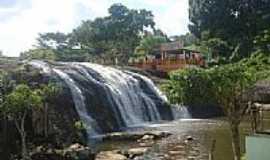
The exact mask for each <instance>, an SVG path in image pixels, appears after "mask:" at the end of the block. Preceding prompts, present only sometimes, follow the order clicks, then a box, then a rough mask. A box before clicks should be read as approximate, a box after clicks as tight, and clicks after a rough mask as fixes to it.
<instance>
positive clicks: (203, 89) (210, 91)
mask: <svg viewBox="0 0 270 160" xmlns="http://www.w3.org/2000/svg"><path fill="white" fill-rule="evenodd" d="M269 71H270V59H269V58H268V57H267V56H265V55H264V54H258V53H257V54H254V55H253V56H252V57H251V58H248V59H244V60H242V61H240V62H238V63H233V64H227V65H223V66H219V67H214V68H210V69H200V68H189V69H186V70H180V71H176V72H172V73H171V74H170V81H169V82H168V83H167V84H165V85H164V86H163V89H164V91H165V92H166V93H167V96H168V97H169V99H170V100H171V102H172V103H183V104H186V105H190V104H209V103H218V104H220V105H225V106H226V105H227V104H228V103H230V102H231V101H234V99H235V98H237V99H241V98H243V97H242V96H243V94H244V93H245V92H246V91H247V90H248V89H249V88H251V87H252V86H253V85H254V84H255V83H256V82H257V81H258V80H260V79H263V78H266V76H267V73H268V72H269Z"/></svg>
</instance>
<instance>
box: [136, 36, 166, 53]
mask: <svg viewBox="0 0 270 160" xmlns="http://www.w3.org/2000/svg"><path fill="white" fill-rule="evenodd" d="M165 42H167V39H166V37H162V36H155V35H148V36H146V37H144V38H143V39H142V40H141V42H140V45H139V46H138V47H136V49H135V53H136V54H137V55H150V54H152V55H153V54H155V53H154V51H155V49H157V48H158V47H159V46H158V45H160V44H161V43H165Z"/></svg>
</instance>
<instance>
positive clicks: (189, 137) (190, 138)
mask: <svg viewBox="0 0 270 160" xmlns="http://www.w3.org/2000/svg"><path fill="white" fill-rule="evenodd" d="M186 140H188V141H193V140H194V138H193V137H191V136H187V138H186Z"/></svg>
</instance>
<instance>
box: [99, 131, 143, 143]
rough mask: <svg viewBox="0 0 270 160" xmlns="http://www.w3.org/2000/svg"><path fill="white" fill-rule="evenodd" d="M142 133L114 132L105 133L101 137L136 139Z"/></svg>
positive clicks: (108, 138) (107, 138)
mask: <svg viewBox="0 0 270 160" xmlns="http://www.w3.org/2000/svg"><path fill="white" fill-rule="evenodd" d="M142 136H143V135H142V134H141V133H127V132H115V133H110V134H107V135H105V136H104V137H103V138H102V139H103V140H104V141H106V140H118V141H121V140H137V139H140V138H141V137H142Z"/></svg>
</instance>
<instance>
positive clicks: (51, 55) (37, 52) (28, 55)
mask: <svg viewBox="0 0 270 160" xmlns="http://www.w3.org/2000/svg"><path fill="white" fill-rule="evenodd" d="M20 58H21V59H28V60H32V59H39V60H55V59H56V54H55V52H54V51H53V50H52V49H32V50H29V51H26V52H23V53H21V55H20Z"/></svg>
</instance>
